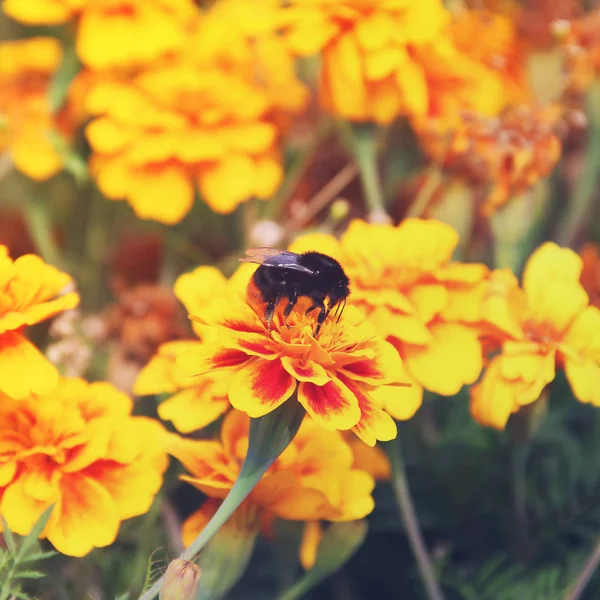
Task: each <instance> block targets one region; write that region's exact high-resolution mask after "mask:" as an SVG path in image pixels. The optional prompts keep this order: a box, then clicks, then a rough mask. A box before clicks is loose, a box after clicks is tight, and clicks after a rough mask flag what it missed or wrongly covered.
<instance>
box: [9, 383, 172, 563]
mask: <svg viewBox="0 0 600 600" xmlns="http://www.w3.org/2000/svg"><path fill="white" fill-rule="evenodd" d="M0 400H1V401H0V440H2V445H3V453H2V459H1V461H0V473H1V475H0V492H1V500H0V512H1V513H2V515H3V517H4V518H5V519H6V522H7V523H8V526H9V527H10V529H11V530H12V531H14V532H15V533H18V534H20V535H25V534H27V533H28V532H29V531H30V529H31V527H32V526H33V525H34V524H35V523H36V521H37V520H38V518H39V517H40V515H41V513H42V512H43V511H44V510H45V509H46V508H47V507H48V506H49V505H51V504H54V505H55V506H54V510H53V512H52V515H51V517H50V520H49V522H48V524H47V526H46V528H45V530H44V532H43V536H44V537H47V538H48V540H49V541H50V542H51V543H52V544H53V545H54V547H55V548H56V549H57V550H58V551H59V552H62V553H63V554H68V555H71V556H83V555H85V554H87V553H88V552H90V550H92V549H93V548H97V547H104V546H108V545H110V544H112V543H113V542H114V541H115V538H116V536H117V533H118V530H119V526H120V523H121V521H122V520H124V519H128V518H130V517H133V516H136V515H141V514H143V513H145V512H146V511H147V510H148V509H149V508H150V505H151V504H152V501H153V499H154V495H155V494H156V492H157V491H158V490H159V488H160V486H161V483H162V474H163V472H164V470H165V469H166V467H167V457H166V454H165V451H164V448H165V444H166V437H165V436H166V432H165V431H164V430H163V428H162V426H161V425H160V424H159V423H158V422H157V421H154V420H152V419H148V418H145V417H132V416H131V409H132V403H131V400H130V399H129V398H128V397H127V396H126V395H125V394H122V393H121V392H119V391H117V390H116V389H115V388H114V387H113V386H111V385H110V384H108V383H87V382H86V381H84V380H83V379H61V380H60V383H59V385H58V387H57V388H56V389H55V390H54V391H53V392H52V393H50V394H46V395H42V396H37V395H36V396H29V397H28V398H25V399H23V400H20V401H16V400H12V399H10V398H8V397H6V396H3V397H2V398H0Z"/></svg>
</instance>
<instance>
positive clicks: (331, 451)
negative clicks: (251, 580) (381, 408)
mask: <svg viewBox="0 0 600 600" xmlns="http://www.w3.org/2000/svg"><path fill="white" fill-rule="evenodd" d="M249 426H250V419H249V418H248V416H247V415H245V414H244V413H242V412H239V411H236V410H234V411H231V412H230V413H229V414H228V415H227V416H226V417H225V419H224V421H223V425H222V427H221V440H220V441H217V440H210V441H205V440H202V441H195V440H185V439H182V438H179V437H175V436H173V438H172V441H171V443H170V448H169V452H170V453H171V454H172V455H173V456H175V457H176V458H177V459H178V460H180V461H181V462H182V463H183V465H184V466H185V467H186V468H187V469H188V471H189V473H190V474H189V475H182V476H181V477H180V478H181V479H182V480H183V481H187V482H188V483H191V484H192V485H193V486H194V487H196V488H198V489H199V490H200V491H202V492H203V493H204V494H206V495H207V496H209V497H210V498H216V499H222V498H224V497H225V496H226V495H227V493H228V492H229V490H230V489H231V488H232V487H233V484H234V482H235V480H236V479H237V477H238V475H239V473H240V469H241V465H242V462H243V460H244V458H245V455H246V451H247V449H248V430H249ZM353 461H354V457H353V454H352V450H351V449H350V446H349V445H348V444H347V443H346V442H345V441H344V438H343V436H342V434H341V433H340V432H337V431H324V430H323V429H322V427H321V426H320V425H319V424H318V423H316V422H315V421H314V420H312V419H310V418H305V419H304V422H303V423H302V425H301V427H300V430H299V432H298V434H297V435H296V437H295V438H294V440H293V441H292V443H291V444H290V446H289V447H288V448H287V449H286V450H285V451H284V452H283V454H282V455H281V456H280V457H279V458H278V459H277V460H276V461H275V463H274V464H273V466H272V467H271V468H270V469H269V470H268V471H267V472H266V474H265V475H264V476H263V478H262V479H261V480H260V481H259V482H258V484H257V485H256V487H255V488H254V489H253V490H252V492H251V493H250V496H249V497H248V499H247V500H246V501H245V505H246V508H247V509H248V508H249V507H252V508H253V509H254V510H255V511H258V512H259V513H262V514H261V516H262V518H263V519H268V518H272V517H279V518H282V519H288V520H294V521H316V520H321V519H323V520H328V521H353V520H355V519H361V518H363V517H365V516H366V515H368V514H369V513H370V512H371V511H372V510H373V508H374V501H373V498H372V496H371V493H372V491H373V488H374V486H375V482H374V480H373V478H372V477H371V476H370V475H369V474H368V473H366V472H365V471H361V470H358V469H355V468H354V467H353ZM206 521H207V514H206V511H203V510H202V509H201V510H200V511H199V512H197V513H195V514H194V515H192V516H191V517H190V518H189V519H188V520H187V521H186V522H185V523H184V526H183V532H182V537H183V541H184V544H186V545H189V544H190V543H191V542H192V540H193V539H194V538H195V537H196V535H197V534H198V533H199V531H200V530H201V529H202V528H203V526H204V525H205V524H206Z"/></svg>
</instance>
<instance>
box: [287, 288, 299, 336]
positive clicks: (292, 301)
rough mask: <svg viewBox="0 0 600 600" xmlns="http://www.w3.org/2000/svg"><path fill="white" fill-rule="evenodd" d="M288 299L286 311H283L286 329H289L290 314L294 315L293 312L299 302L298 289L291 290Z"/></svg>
mask: <svg viewBox="0 0 600 600" xmlns="http://www.w3.org/2000/svg"><path fill="white" fill-rule="evenodd" d="M288 298H289V302H288V305H287V306H286V307H285V310H284V311H283V324H284V325H285V326H286V327H289V325H288V324H287V319H288V317H289V316H290V314H291V313H292V311H293V310H294V306H296V303H297V302H298V290H296V289H292V290H290V295H289V297H288Z"/></svg>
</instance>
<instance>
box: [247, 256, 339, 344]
mask: <svg viewBox="0 0 600 600" xmlns="http://www.w3.org/2000/svg"><path fill="white" fill-rule="evenodd" d="M246 256H247V258H242V259H241V260H242V261H243V262H251V263H257V264H259V265H260V266H259V267H258V269H256V271H255V272H254V275H253V282H254V285H255V286H256V288H257V289H258V291H259V293H260V295H261V297H262V300H263V301H264V302H265V303H266V305H267V308H266V311H265V319H266V321H267V323H269V324H270V323H271V321H272V320H273V315H274V314H275V307H276V306H277V304H278V303H279V302H280V301H281V300H282V299H284V298H285V299H287V301H288V304H287V306H286V307H285V309H284V311H283V317H284V322H285V320H287V318H288V317H289V315H290V313H291V312H292V310H293V309H294V306H296V303H297V302H298V299H299V298H302V297H305V298H310V300H311V301H312V304H311V305H310V306H309V307H308V309H307V311H306V314H308V313H310V312H311V311H313V310H317V309H318V310H319V315H318V316H317V329H316V331H315V336H316V335H318V333H319V331H320V329H321V325H322V324H323V322H324V321H325V319H326V318H327V317H328V316H329V315H330V314H331V312H332V310H333V309H334V308H336V307H337V308H336V311H335V313H334V314H333V318H336V319H337V320H339V319H340V317H341V315H342V313H343V311H344V308H345V307H346V300H347V298H348V295H349V294H350V287H349V283H350V282H349V280H348V277H347V275H346V273H345V272H344V269H343V268H342V266H341V265H340V263H339V262H338V261H337V260H335V259H334V258H331V256H327V255H326V254H321V253H320V252H305V253H303V254H296V253H295V252H286V251H284V250H277V249H276V248H251V249H250V250H247V251H246Z"/></svg>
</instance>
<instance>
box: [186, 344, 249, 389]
mask: <svg viewBox="0 0 600 600" xmlns="http://www.w3.org/2000/svg"><path fill="white" fill-rule="evenodd" d="M249 358H250V357H249V356H248V355H247V354H246V353H245V352H242V351H241V350H237V349H235V348H228V347H224V346H223V345H222V344H220V343H218V342H215V343H210V344H209V343H204V344H202V347H201V348H200V347H196V348H194V350H193V351H191V352H184V353H183V354H181V355H180V356H178V357H177V367H178V368H179V369H180V370H181V373H182V375H183V376H184V377H186V378H188V381H189V385H196V383H195V381H194V379H193V378H196V377H200V376H202V375H207V374H208V373H210V372H211V371H217V370H222V369H230V368H234V367H240V366H241V365H243V364H244V363H245V362H247V361H248V360H249ZM186 387H188V386H187V385H186Z"/></svg>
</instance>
